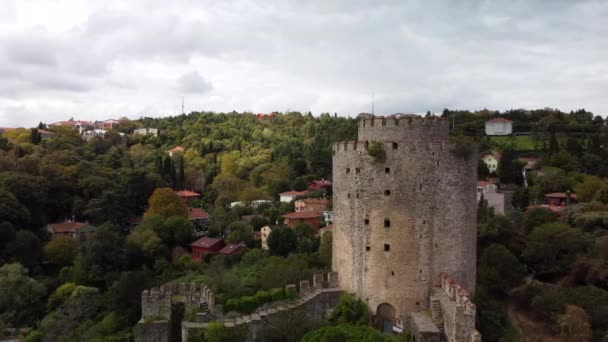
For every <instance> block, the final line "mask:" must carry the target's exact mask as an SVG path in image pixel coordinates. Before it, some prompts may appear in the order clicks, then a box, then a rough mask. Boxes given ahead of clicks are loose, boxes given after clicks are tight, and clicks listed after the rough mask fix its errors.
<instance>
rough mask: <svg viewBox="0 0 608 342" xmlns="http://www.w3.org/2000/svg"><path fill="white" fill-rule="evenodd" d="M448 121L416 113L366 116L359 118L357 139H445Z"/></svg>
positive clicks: (401, 140) (446, 138)
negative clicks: (424, 116)
mask: <svg viewBox="0 0 608 342" xmlns="http://www.w3.org/2000/svg"><path fill="white" fill-rule="evenodd" d="M449 130H450V124H449V121H448V120H446V119H442V118H438V117H428V118H423V117H421V116H418V115H396V116H390V117H368V118H362V119H360V120H359V135H358V140H361V141H365V140H387V141H400V142H403V141H420V140H429V141H430V140H434V141H447V140H448V134H449Z"/></svg>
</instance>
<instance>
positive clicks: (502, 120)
mask: <svg viewBox="0 0 608 342" xmlns="http://www.w3.org/2000/svg"><path fill="white" fill-rule="evenodd" d="M486 122H513V121H511V120H508V119H505V118H494V119H491V120H488V121H486Z"/></svg>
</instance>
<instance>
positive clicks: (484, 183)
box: [477, 181, 492, 188]
mask: <svg viewBox="0 0 608 342" xmlns="http://www.w3.org/2000/svg"><path fill="white" fill-rule="evenodd" d="M488 184H492V183H490V182H486V181H478V182H477V187H478V188H484V187H486V186H487V185H488Z"/></svg>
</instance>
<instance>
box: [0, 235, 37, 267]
mask: <svg viewBox="0 0 608 342" xmlns="http://www.w3.org/2000/svg"><path fill="white" fill-rule="evenodd" d="M4 255H5V256H6V257H7V258H8V259H9V260H14V261H17V262H19V263H20V264H22V265H23V266H25V267H34V266H36V265H38V263H39V262H40V258H41V257H42V246H41V244H40V240H39V239H38V237H37V236H36V234H34V233H32V232H30V231H29V230H20V231H18V232H17V234H15V240H13V241H12V242H11V243H10V244H8V245H7V246H6V248H5V249H4Z"/></svg>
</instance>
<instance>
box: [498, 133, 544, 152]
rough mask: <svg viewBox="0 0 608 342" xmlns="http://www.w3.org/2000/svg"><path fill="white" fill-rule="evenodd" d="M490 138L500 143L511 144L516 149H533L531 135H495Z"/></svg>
mask: <svg viewBox="0 0 608 342" xmlns="http://www.w3.org/2000/svg"><path fill="white" fill-rule="evenodd" d="M490 140H491V141H492V142H494V143H497V144H500V145H507V146H508V145H513V146H514V147H515V149H516V150H517V151H532V150H534V140H532V136H529V135H525V136H524V135H522V136H495V137H490Z"/></svg>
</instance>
